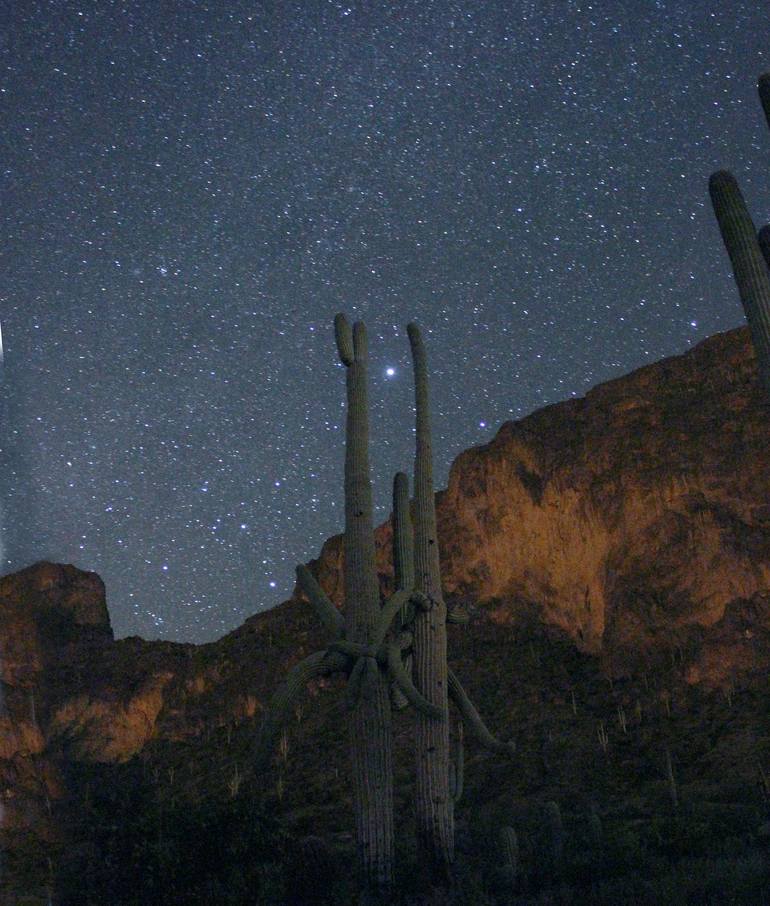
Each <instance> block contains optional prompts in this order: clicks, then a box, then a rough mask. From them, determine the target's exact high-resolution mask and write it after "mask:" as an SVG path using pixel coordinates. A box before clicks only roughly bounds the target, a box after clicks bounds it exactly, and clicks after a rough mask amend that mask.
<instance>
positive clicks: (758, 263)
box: [709, 72, 770, 393]
mask: <svg viewBox="0 0 770 906" xmlns="http://www.w3.org/2000/svg"><path fill="white" fill-rule="evenodd" d="M757 89H758V91H759V99H760V102H761V104H762V109H763V111H764V114H765V119H766V120H767V123H768V126H770V72H765V73H763V74H762V75H760V77H759V79H758V81H757ZM709 194H710V195H711V203H712V205H713V208H714V213H715V214H716V218H717V222H718V224H719V229H720V232H721V233H722V239H723V241H724V244H725V247H726V249H727V254H728V255H729V257H730V263H731V264H732V267H733V274H734V276H735V282H736V284H737V286H738V293H739V295H740V298H741V303H742V304H743V309H744V311H745V313H746V320H747V321H748V325H749V331H750V332H751V340H752V343H753V344H754V350H755V352H756V354H757V366H758V368H759V377H760V380H761V382H762V385H763V386H764V388H765V390H766V391H767V392H768V393H770V226H765V227H763V228H762V230H760V232H759V235H757V231H756V227H755V226H754V222H753V220H752V219H751V214H750V213H749V210H748V208H747V206H746V203H745V201H744V200H743V196H742V194H741V190H740V189H739V188H738V183H737V181H736V179H735V177H734V176H733V174H732V173H730V172H729V171H727V170H719V171H718V172H716V173H713V174H712V175H711V178H710V179H709Z"/></svg>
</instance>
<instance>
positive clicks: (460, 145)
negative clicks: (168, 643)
mask: <svg viewBox="0 0 770 906" xmlns="http://www.w3.org/2000/svg"><path fill="white" fill-rule="evenodd" d="M9 9H10V7H8V8H7V10H6V14H5V15H6V20H7V21H6V22H5V23H4V26H3V28H2V29H0V34H2V35H3V37H2V38H0V67H1V68H0V109H2V113H3V122H4V124H5V126H4V130H3V138H2V143H3V154H2V164H3V169H2V183H0V186H1V187H2V202H3V203H2V215H1V216H2V230H3V234H2V235H3V242H2V261H1V263H2V274H3V280H2V284H0V322H2V328H3V339H4V344H5V367H4V374H3V411H2V426H3V435H2V481H1V482H0V493H1V495H2V510H3V543H4V555H3V556H4V558H5V565H4V571H11V570H14V569H18V568H20V567H22V566H25V565H27V564H28V563H31V562H33V561H35V560H39V559H42V558H47V559H53V560H56V561H61V562H72V563H75V564H76V565H77V566H79V567H82V568H84V569H91V570H95V571H97V572H98V573H99V574H100V575H101V576H102V578H103V579H104V580H105V582H106V585H107V596H108V605H109V608H110V612H111V616H112V620H113V625H114V627H115V630H116V633H117V634H118V635H127V634H140V635H143V636H145V637H149V638H154V637H163V638H169V639H177V640H192V641H203V640H209V639H213V638H216V637H218V636H220V635H222V634H223V633H224V632H226V631H227V630H229V629H232V628H234V627H235V626H237V625H239V624H240V623H241V622H242V621H243V620H244V619H245V618H246V617H247V616H249V615H251V614H253V613H255V612H257V611H259V610H260V609H262V608H265V607H270V606H273V605H274V604H276V603H277V602H279V601H281V600H284V599H285V598H286V597H288V595H289V593H290V592H291V589H292V587H293V581H294V580H293V570H294V566H295V564H296V563H297V562H300V561H306V560H308V559H310V558H311V557H313V556H315V555H317V553H318V550H319V547H320V544H321V543H322V541H323V540H324V539H325V538H326V537H328V536H329V535H331V534H333V533H335V532H337V531H339V530H340V529H341V527H342V510H343V506H342V504H343V501H342V460H343V443H344V409H343V401H344V373H343V369H342V368H341V366H339V365H338V364H337V361H336V353H335V349H334V342H333V336H332V328H331V323H332V319H333V316H334V314H335V312H337V311H340V310H342V311H345V312H346V313H347V314H348V316H349V317H350V318H351V319H363V320H365V321H366V324H367V326H368V328H369V335H370V352H371V359H372V362H371V369H370V377H371V385H370V396H371V401H372V405H373V413H372V466H373V469H372V477H373V481H374V486H375V496H376V501H377V506H378V510H377V519H378V521H379V520H381V519H384V518H385V517H386V516H387V513H388V509H389V498H390V482H391V477H392V475H393V473H394V472H395V471H397V470H398V469H405V470H407V471H408V472H411V461H412V455H413V453H412V440H413V435H412V418H413V416H412V387H411V372H410V364H409V356H408V342H407V339H406V331H405V325H406V323H407V322H408V321H410V320H413V319H414V320H418V321H419V322H420V323H421V324H422V325H423V328H424V330H425V338H426V344H427V348H428V353H429V360H430V368H431V375H432V403H433V423H434V434H435V440H434V445H435V446H434V455H435V458H436V471H437V485H438V486H442V485H443V484H444V483H445V481H446V476H447V471H448V467H449V463H450V462H451V460H452V459H453V457H454V456H456V455H457V453H459V452H460V451H461V450H463V449H465V448H466V447H468V446H471V445H473V444H477V443H482V442H485V441H487V440H489V439H490V438H491V437H492V436H493V435H494V433H495V431H496V430H497V429H498V427H499V426H500V424H501V423H502V422H503V421H505V420H508V419H511V418H518V417H521V416H523V415H525V414H527V413H528V412H530V411H532V410H533V409H536V408H539V407H541V406H543V405H544V404H546V403H551V402H556V401H559V400H562V399H565V398H567V397H569V396H574V395H583V394H584V393H585V392H586V391H587V390H588V389H589V388H590V387H592V386H593V385H595V384H597V383H599V382H600V381H603V380H607V379H609V378H611V377H616V376H619V375H621V374H623V373H625V372H627V371H629V370H631V369H632V368H634V367H637V366H639V365H641V364H644V363H647V362H651V361H655V360H657V359H659V358H661V357H663V356H666V355H671V354H674V353H677V352H681V351H684V350H685V349H687V348H688V347H689V346H691V345H692V344H694V343H696V342H698V341H699V340H701V339H703V338H705V337H706V336H708V335H710V334H713V333H715V332H716V331H719V330H725V329H727V328H730V327H733V326H736V325H737V324H739V323H742V314H741V310H740V305H739V302H738V298H737V292H736V290H735V288H734V286H733V283H732V279H731V276H730V270H729V263H728V261H727V256H726V254H725V253H724V251H723V248H722V246H721V240H720V239H719V236H718V232H717V229H716V226H715V224H714V223H713V215H712V213H711V210H710V208H709V206H708V195H707V180H708V176H709V174H710V173H711V172H712V171H713V170H715V169H718V168H721V167H728V168H730V169H732V170H733V171H734V172H735V173H736V175H737V176H738V178H739V180H740V182H741V184H742V187H743V189H744V192H745V194H746V195H747V198H748V200H749V203H750V205H751V206H752V208H753V210H754V213H755V216H756V218H757V219H758V220H761V219H762V214H763V213H764V214H767V212H768V211H770V192H768V180H767V172H768V166H767V165H768V155H769V153H770V135H769V134H767V128H766V126H765V124H764V123H763V118H762V114H761V110H760V107H759V102H758V100H757V99H756V91H755V83H756V77H757V75H758V74H759V73H760V72H762V71H764V70H766V69H768V68H770V54H769V53H768V50H767V48H768V43H767V17H766V11H765V10H764V9H763V5H762V4H758V3H752V2H743V0H736V2H734V3H730V4H725V3H724V2H720V0H680V2H676V0H657V2H653V0H616V2H613V3H600V2H593V3H589V2H583V0H563V2H534V0H519V2H509V3H505V2H498V0H489V2H484V3H458V2H452V0H447V2H430V0H419V2H403V3H395V4H392V3H384V2H375V3H338V2H321V0H318V2H308V0H306V2H283V3H267V2H265V3H258V2H255V3H245V2H240V0H234V2H229V3H226V4H225V3H214V2H211V3H207V4H204V3H199V2H193V0H178V2H163V0H161V2H157V3H141V2H130V3H126V2H110V0H97V2H89V3H80V4H78V3H71V2H67V0H62V2H49V3H42V2H25V3H19V4H16V5H15V8H14V10H13V11H12V12H9V11H8V10H9Z"/></svg>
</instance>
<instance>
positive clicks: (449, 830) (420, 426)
mask: <svg viewBox="0 0 770 906" xmlns="http://www.w3.org/2000/svg"><path fill="white" fill-rule="evenodd" d="M407 332H408V335H409V343H410V346H411V349H412V360H413V364H414V384H415V407H416V421H417V438H416V451H415V462H414V483H415V517H414V564H415V570H414V572H415V586H414V587H415V592H416V593H417V595H419V596H421V600H422V601H423V606H421V607H418V608H417V610H416V613H415V618H414V661H415V663H414V667H415V685H416V686H417V689H418V690H419V691H420V692H421V693H422V695H424V696H425V698H427V699H428V701H429V702H431V703H432V704H434V705H436V706H437V707H438V708H440V709H441V710H442V711H443V712H445V713H446V712H447V710H448V691H447V689H448V677H447V659H446V647H447V636H446V617H447V608H446V604H445V603H444V597H443V594H442V591H441V572H440V567H439V552H438V538H437V532H436V510H435V504H434V496H433V462H432V452H431V431H430V413H429V409H428V373H427V362H426V356H425V347H424V346H423V342H422V337H421V336H420V331H419V328H418V327H417V325H416V324H409V325H408V327H407ZM415 750H416V751H415V754H416V760H417V766H416V769H417V786H416V810H417V841H418V846H419V849H420V852H421V853H422V858H423V860H424V863H425V864H424V869H425V871H426V874H427V875H428V876H429V877H430V878H431V882H432V883H436V882H438V883H439V884H441V883H445V882H447V881H449V879H450V878H451V867H452V863H453V862H454V823H453V820H452V817H453V816H452V799H451V796H450V794H449V721H448V720H438V719H436V718H434V717H430V716H428V715H426V714H423V713H420V712H418V714H417V728H416V738H415Z"/></svg>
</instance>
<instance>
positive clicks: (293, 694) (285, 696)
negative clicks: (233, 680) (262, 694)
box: [255, 651, 350, 766]
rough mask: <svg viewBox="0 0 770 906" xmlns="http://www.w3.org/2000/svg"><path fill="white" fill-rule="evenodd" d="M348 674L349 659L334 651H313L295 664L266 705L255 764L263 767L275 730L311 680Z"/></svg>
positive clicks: (280, 725)
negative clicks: (267, 705) (268, 704)
mask: <svg viewBox="0 0 770 906" xmlns="http://www.w3.org/2000/svg"><path fill="white" fill-rule="evenodd" d="M349 670H350V658H349V657H348V656H347V655H345V654H342V653H341V652H336V651H316V652H314V653H313V654H311V655H310V656H309V657H306V658H305V659H304V660H301V661H300V662H299V663H297V664H295V665H294V666H293V667H292V668H291V670H290V671H289V672H288V674H287V675H286V678H285V679H284V681H283V683H282V684H281V685H280V686H279V687H278V689H277V690H276V692H275V693H274V694H273V697H272V699H271V701H270V706H269V707H268V709H267V712H266V716H265V719H264V721H263V722H262V726H261V728H260V731H259V734H258V736H257V740H256V745H255V761H256V763H257V765H258V766H262V765H264V763H265V762H267V760H268V759H269V757H270V754H271V752H272V750H273V745H274V743H275V738H276V736H277V734H278V730H279V729H280V728H281V727H282V726H283V724H284V723H285V722H286V720H287V719H288V717H289V715H290V714H291V709H292V707H293V706H294V702H295V700H296V699H297V697H298V696H299V694H300V693H301V692H302V690H303V689H304V688H305V686H306V685H307V684H308V682H310V680H312V679H316V678H317V677H319V676H331V675H332V674H333V673H346V672H348V671H349Z"/></svg>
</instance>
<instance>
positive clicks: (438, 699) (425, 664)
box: [407, 324, 513, 886]
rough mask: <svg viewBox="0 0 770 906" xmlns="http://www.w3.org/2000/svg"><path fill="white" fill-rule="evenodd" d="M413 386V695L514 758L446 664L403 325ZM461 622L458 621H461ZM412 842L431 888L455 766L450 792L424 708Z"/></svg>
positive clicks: (449, 834) (449, 818)
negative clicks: (452, 710) (456, 715)
mask: <svg viewBox="0 0 770 906" xmlns="http://www.w3.org/2000/svg"><path fill="white" fill-rule="evenodd" d="M407 333H408V335H409V343H410V346H411V350H412V361H413V366H414V384H415V410H416V449H415V466H414V483H415V502H414V590H415V594H414V602H415V608H414V672H415V686H416V687H417V689H418V690H419V692H420V693H421V694H422V695H423V696H424V697H425V698H426V699H427V700H428V701H429V702H431V704H433V705H435V706H436V707H437V708H440V709H441V712H442V714H444V715H445V714H446V712H447V709H448V699H449V697H450V696H451V698H452V699H453V701H454V702H455V704H456V705H457V707H458V710H459V711H460V714H461V716H462V718H463V721H464V722H465V723H466V724H467V725H468V728H469V729H470V730H471V731H472V732H473V733H474V735H475V736H476V737H477V739H479V741H480V742H481V743H482V744H483V745H485V746H487V747H488V748H490V749H492V750H494V751H505V752H512V751H513V747H512V746H511V745H510V744H506V743H501V742H499V741H498V740H497V739H495V738H494V736H492V734H491V733H490V732H489V731H488V730H487V728H486V727H485V726H484V723H483V721H482V720H481V718H480V717H479V714H478V712H477V711H476V709H475V708H474V706H473V704H472V703H471V701H470V699H469V698H468V696H467V695H466V693H465V691H464V690H463V688H462V686H461V685H460V682H459V680H458V679H457V677H456V676H455V675H454V673H452V671H451V670H450V669H449V667H448V665H447V635H446V623H447V620H448V619H452V615H451V614H449V613H448V612H447V607H446V604H445V602H444V597H443V591H442V588H441V568H440V564H439V546H438V533H437V526H436V508H435V498H434V491H433V456H432V442H431V429H430V413H429V401H428V368H427V357H426V353H425V346H424V344H423V341H422V336H421V334H420V330H419V328H418V326H417V325H416V324H409V325H408V327H407ZM459 621H460V620H458V622H459ZM415 755H416V774H417V777H416V781H417V782H416V798H415V808H416V817H417V822H416V823H417V842H418V847H419V851H420V855H421V867H422V869H423V871H424V873H425V876H426V879H427V880H428V882H429V883H430V884H431V885H434V886H435V885H438V886H441V885H443V884H446V883H447V882H448V881H449V880H450V879H451V873H452V864H453V862H454V795H453V794H456V793H457V789H458V777H457V767H456V765H457V762H455V768H454V771H453V773H454V781H453V783H452V788H450V765H451V761H450V752H449V722H448V721H447V720H440V719H438V717H436V716H433V715H431V714H430V713H428V712H427V711H426V710H425V709H422V710H420V711H418V713H417V726H416V730H415Z"/></svg>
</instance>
